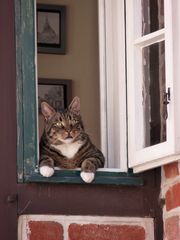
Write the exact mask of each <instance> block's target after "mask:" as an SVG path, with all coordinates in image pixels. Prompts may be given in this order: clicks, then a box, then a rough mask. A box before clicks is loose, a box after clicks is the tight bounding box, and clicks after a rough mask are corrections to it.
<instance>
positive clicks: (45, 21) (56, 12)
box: [37, 4, 66, 54]
mask: <svg viewBox="0 0 180 240" xmlns="http://www.w3.org/2000/svg"><path fill="white" fill-rule="evenodd" d="M65 15H66V7H65V6H60V5H46V4H37V49H38V52H39V53H50V54H65Z"/></svg>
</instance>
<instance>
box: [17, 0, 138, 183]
mask: <svg viewBox="0 0 180 240" xmlns="http://www.w3.org/2000/svg"><path fill="white" fill-rule="evenodd" d="M34 8H35V6H34V0H26V1H25V0H15V23H16V24H15V28H16V81H17V171H18V174H17V178H18V182H20V183H24V182H25V183H30V182H46V183H47V182H48V183H81V184H82V183H84V182H83V181H82V179H81V178H80V171H78V170H57V171H55V174H54V176H52V177H51V178H45V177H42V176H41V175H40V174H39V172H38V169H37V164H38V147H37V146H38V144H37V117H36V114H37V109H36V72H35V71H36V66H35V37H34V33H35V25H34V24H35V23H34V14H35V11H34ZM93 184H115V185H136V186H137V185H143V180H142V178H140V177H139V176H137V175H134V174H132V173H131V172H128V173H121V172H108V171H107V172H104V171H103V172H101V171H98V172H97V173H96V177H95V180H94V181H93Z"/></svg>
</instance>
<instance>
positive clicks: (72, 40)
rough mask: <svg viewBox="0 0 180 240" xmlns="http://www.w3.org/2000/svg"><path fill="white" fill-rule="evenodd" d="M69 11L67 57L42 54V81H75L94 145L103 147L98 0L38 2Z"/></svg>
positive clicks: (75, 92) (40, 56)
mask: <svg viewBox="0 0 180 240" xmlns="http://www.w3.org/2000/svg"><path fill="white" fill-rule="evenodd" d="M37 3H45V4H58V5H65V6H66V7H67V16H66V31H67V33H66V35H67V40H66V44H67V52H66V54H65V55H55V54H38V77H41V78H62V79H72V81H73V86H72V89H73V93H72V95H73V96H76V95H77V96H79V97H80V100H81V115H82V117H83V120H84V125H85V128H86V131H87V132H88V133H89V135H90V137H91V139H92V141H93V142H94V143H95V144H96V145H97V146H98V147H99V146H100V110H99V66H98V17H97V0H37Z"/></svg>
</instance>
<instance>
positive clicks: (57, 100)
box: [38, 78, 72, 114]
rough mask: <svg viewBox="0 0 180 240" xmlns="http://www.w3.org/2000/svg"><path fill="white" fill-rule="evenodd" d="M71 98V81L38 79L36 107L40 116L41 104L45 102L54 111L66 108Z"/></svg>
mask: <svg viewBox="0 0 180 240" xmlns="http://www.w3.org/2000/svg"><path fill="white" fill-rule="evenodd" d="M71 98H72V80H67V79H66V80H63V79H47V78H40V79H38V107H39V114H41V102H43V101H46V102H47V103H49V104H50V105H51V106H52V107H53V108H54V109H55V110H56V111H60V110H62V109H65V108H67V107H68V105H69V104H70V102H71Z"/></svg>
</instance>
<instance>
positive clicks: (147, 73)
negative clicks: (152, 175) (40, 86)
mask: <svg viewBox="0 0 180 240" xmlns="http://www.w3.org/2000/svg"><path fill="white" fill-rule="evenodd" d="M97 3H98V11H99V56H100V65H99V68H100V96H101V100H100V105H101V106H100V108H101V144H102V150H103V152H104V154H105V156H106V159H107V166H106V167H107V168H106V169H105V170H102V171H99V172H98V173H97V178H96V182H97V183H116V184H118V183H120V184H121V183H122V179H123V181H124V182H126V183H129V184H142V181H141V179H139V178H138V177H136V178H134V176H133V178H131V176H132V175H131V173H126V172H128V168H129V167H131V168H133V169H134V171H135V172H139V171H142V170H144V169H149V168H152V167H156V166H160V165H162V164H165V163H168V162H171V161H175V160H177V159H179V155H177V154H178V153H179V150H180V142H179V139H180V138H179V136H180V128H178V119H179V116H180V110H179V109H178V104H179V102H180V101H179V94H178V88H180V86H179V83H178V75H179V70H178V68H177V66H178V62H179V59H178V57H179V56H178V54H175V53H176V52H178V51H177V50H178V30H177V31H176V33H175V32H174V30H173V28H174V27H175V26H176V25H175V23H176V24H177V22H178V21H179V19H178V17H179V15H178V14H177V13H178V10H177V9H178V7H179V4H180V3H179V2H175V3H174V2H173V3H172V2H171V1H170V0H167V1H162V0H156V1H155V0H154V1H146V4H145V2H144V1H141V0H135V1H130V0H129V1H128V0H126V1H124V0H98V1H97ZM15 5H16V38H17V46H16V48H17V113H18V114H17V121H18V129H17V135H18V142H17V144H18V156H17V158H18V179H19V181H20V182H24V181H25V182H31V181H38V182H39V181H42V182H43V181H48V182H77V183H79V182H81V180H80V178H77V177H78V176H79V172H78V171H75V170H74V171H57V172H56V173H55V175H54V176H53V177H52V178H51V179H48V180H47V179H44V178H42V177H41V176H40V175H39V174H38V168H37V165H38V147H37V146H38V140H37V104H36V103H37V101H36V89H37V83H36V71H35V69H36V60H35V59H36V54H35V52H36V44H35V35H34V33H35V19H34V16H35V15H36V14H35V1H34V0H27V1H23V0H21V1H19V0H16V1H15ZM177 6H178V7H177ZM151 8H152V9H153V11H151ZM154 9H155V10H156V11H155V10H154ZM163 9H164V11H163ZM27 13H28V14H27ZM174 13H176V14H174ZM159 14H160V15H159ZM172 23H173V26H172ZM177 26H178V25H177ZM177 26H176V29H178V27H177ZM172 37H173V39H172ZM173 63H174V64H173ZM112 176H113V178H112ZM127 176H128V177H129V178H128V179H127Z"/></svg>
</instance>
